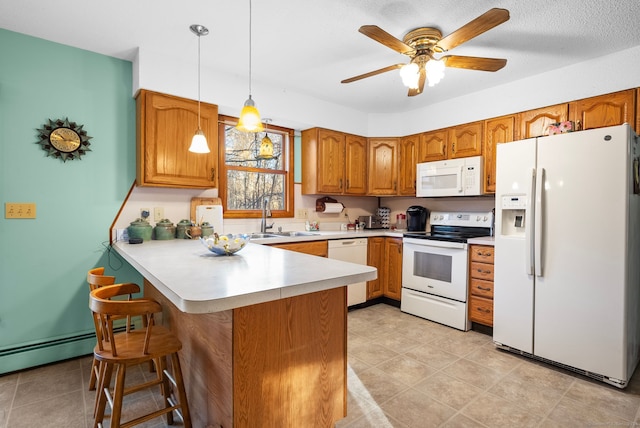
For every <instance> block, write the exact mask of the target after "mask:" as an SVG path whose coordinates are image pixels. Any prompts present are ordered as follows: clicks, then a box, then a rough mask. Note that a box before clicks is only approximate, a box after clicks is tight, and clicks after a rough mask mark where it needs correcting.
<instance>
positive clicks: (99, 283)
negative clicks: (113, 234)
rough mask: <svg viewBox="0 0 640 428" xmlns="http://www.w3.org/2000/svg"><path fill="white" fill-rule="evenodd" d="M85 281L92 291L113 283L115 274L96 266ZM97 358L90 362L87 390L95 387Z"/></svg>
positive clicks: (97, 368)
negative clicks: (105, 272)
mask: <svg viewBox="0 0 640 428" xmlns="http://www.w3.org/2000/svg"><path fill="white" fill-rule="evenodd" d="M87 282H88V283H89V291H90V292H91V291H93V290H95V289H96V288H99V287H104V286H105V285H113V284H115V283H116V277H115V276H108V275H105V274H104V267H97V268H93V269H90V270H89V272H87ZM98 371H99V367H98V360H96V358H95V357H93V361H92V362H91V378H90V379H89V391H93V390H94V389H96V379H97V378H98Z"/></svg>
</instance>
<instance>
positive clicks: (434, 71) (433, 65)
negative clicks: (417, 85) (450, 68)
mask: <svg viewBox="0 0 640 428" xmlns="http://www.w3.org/2000/svg"><path fill="white" fill-rule="evenodd" d="M424 69H425V72H426V73H427V81H428V82H429V86H435V85H436V84H438V82H440V81H441V80H442V79H443V78H444V61H440V60H437V59H431V60H429V61H427V63H426V64H425V66H424Z"/></svg>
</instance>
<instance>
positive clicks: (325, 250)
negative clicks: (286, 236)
mask: <svg viewBox="0 0 640 428" xmlns="http://www.w3.org/2000/svg"><path fill="white" fill-rule="evenodd" d="M328 242H329V241H305V242H289V243H287V244H273V245H270V247H276V248H282V249H283V250H289V251H296V252H298V253H305V254H311V255H312V256H320V257H327V256H328V254H329V246H328Z"/></svg>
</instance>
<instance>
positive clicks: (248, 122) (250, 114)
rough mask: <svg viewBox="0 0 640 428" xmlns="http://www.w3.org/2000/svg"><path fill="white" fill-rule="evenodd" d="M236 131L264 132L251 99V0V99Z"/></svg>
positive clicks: (245, 105)
mask: <svg viewBox="0 0 640 428" xmlns="http://www.w3.org/2000/svg"><path fill="white" fill-rule="evenodd" d="M236 129H237V130H238V131H242V132H262V130H263V129H264V128H263V127H262V121H261V120H260V112H259V111H258V109H257V108H256V103H254V102H253V98H251V0H249V98H248V99H247V101H245V102H244V106H243V107H242V111H241V112H240V118H239V119H238V125H236Z"/></svg>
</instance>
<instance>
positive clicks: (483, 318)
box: [469, 296, 493, 327]
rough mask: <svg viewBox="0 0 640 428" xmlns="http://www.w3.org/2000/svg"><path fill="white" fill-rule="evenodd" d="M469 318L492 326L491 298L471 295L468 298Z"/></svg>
mask: <svg viewBox="0 0 640 428" xmlns="http://www.w3.org/2000/svg"><path fill="white" fill-rule="evenodd" d="M469 319H470V320H471V321H473V322H477V323H479V324H483V325H487V326H489V327H493V300H489V299H485V298H483V297H477V296H471V298H470V299H469Z"/></svg>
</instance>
